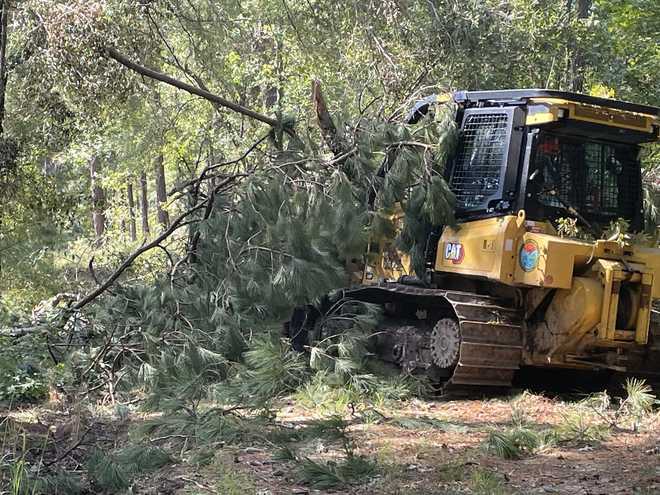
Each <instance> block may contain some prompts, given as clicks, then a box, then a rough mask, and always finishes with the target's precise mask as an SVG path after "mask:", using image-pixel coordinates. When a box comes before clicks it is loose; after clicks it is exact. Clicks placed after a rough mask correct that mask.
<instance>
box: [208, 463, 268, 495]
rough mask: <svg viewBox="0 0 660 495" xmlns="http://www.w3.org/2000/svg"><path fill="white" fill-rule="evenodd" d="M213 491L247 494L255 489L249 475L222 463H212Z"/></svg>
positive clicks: (226, 494) (239, 494)
mask: <svg viewBox="0 0 660 495" xmlns="http://www.w3.org/2000/svg"><path fill="white" fill-rule="evenodd" d="M213 471H214V472H213V476H214V478H215V493H222V494H223V495H247V494H249V493H256V491H257V489H256V486H255V485H254V483H253V481H252V479H251V478H250V476H248V475H247V474H246V473H243V472H241V471H238V470H237V469H235V468H232V467H230V466H228V465H226V464H224V463H219V464H216V465H214V469H213Z"/></svg>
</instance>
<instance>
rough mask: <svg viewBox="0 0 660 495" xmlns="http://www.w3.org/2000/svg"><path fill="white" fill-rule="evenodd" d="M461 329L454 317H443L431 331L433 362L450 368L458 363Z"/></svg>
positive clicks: (441, 366)
mask: <svg viewBox="0 0 660 495" xmlns="http://www.w3.org/2000/svg"><path fill="white" fill-rule="evenodd" d="M460 346H461V330H460V327H459V325H458V322H457V321H456V320H454V319H453V318H441V319H440V320H438V322H437V323H436V324H435V326H434V327H433V330H432V331H431V342H430V347H431V357H432V358H433V364H435V365H436V366H438V367H440V368H450V367H452V366H455V365H456V364H457V363H458V356H459V350H460Z"/></svg>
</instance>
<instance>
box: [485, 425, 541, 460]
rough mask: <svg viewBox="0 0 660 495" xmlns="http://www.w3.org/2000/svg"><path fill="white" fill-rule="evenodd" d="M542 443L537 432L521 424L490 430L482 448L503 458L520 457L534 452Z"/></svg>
mask: <svg viewBox="0 0 660 495" xmlns="http://www.w3.org/2000/svg"><path fill="white" fill-rule="evenodd" d="M543 443H544V442H543V438H542V436H541V435H540V434H539V433H538V432H536V431H534V430H532V429H530V428H526V427H523V426H514V427H512V428H507V429H505V430H502V431H491V432H490V433H489V434H488V438H487V439H486V441H485V444H484V449H485V450H486V451H487V452H489V453H491V454H494V455H496V456H498V457H502V458H503V459H522V458H523V457H526V456H528V455H531V454H534V453H535V452H536V451H537V450H538V449H539V448H540V447H541V446H542V445H543Z"/></svg>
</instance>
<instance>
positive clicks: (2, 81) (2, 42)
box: [0, 0, 9, 134]
mask: <svg viewBox="0 0 660 495" xmlns="http://www.w3.org/2000/svg"><path fill="white" fill-rule="evenodd" d="M0 2H1V3H2V11H1V12H0V134H2V133H3V132H4V120H5V93H6V86H7V19H8V17H9V2H8V1H7V0H0Z"/></svg>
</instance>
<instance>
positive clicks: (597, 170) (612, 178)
mask: <svg viewBox="0 0 660 495" xmlns="http://www.w3.org/2000/svg"><path fill="white" fill-rule="evenodd" d="M637 155H638V149H637V147H636V146H634V145H628V144H617V143H607V142H600V141H595V140H589V139H585V138H580V137H573V136H565V135H558V134H553V133H549V132H542V133H541V134H540V136H539V139H538V142H537V145H536V153H535V155H534V160H533V163H532V169H533V170H537V171H538V172H537V173H539V174H541V184H542V186H540V187H539V189H541V190H540V191H539V192H538V193H537V194H536V201H538V203H540V206H545V207H550V208H559V207H561V206H563V205H570V206H572V207H575V208H576V209H577V210H578V211H579V212H580V213H581V214H582V215H583V216H584V217H585V218H586V219H587V220H588V221H590V222H596V223H599V224H603V223H604V224H607V222H609V221H611V220H615V219H616V218H619V217H620V218H625V219H627V220H628V221H630V222H631V223H635V217H636V216H637V212H638V210H639V207H640V206H639V204H640V193H639V191H640V180H641V179H640V173H639V163H638V158H637ZM550 190H551V191H553V193H549V192H545V191H550ZM555 195H556V196H555Z"/></svg>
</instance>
